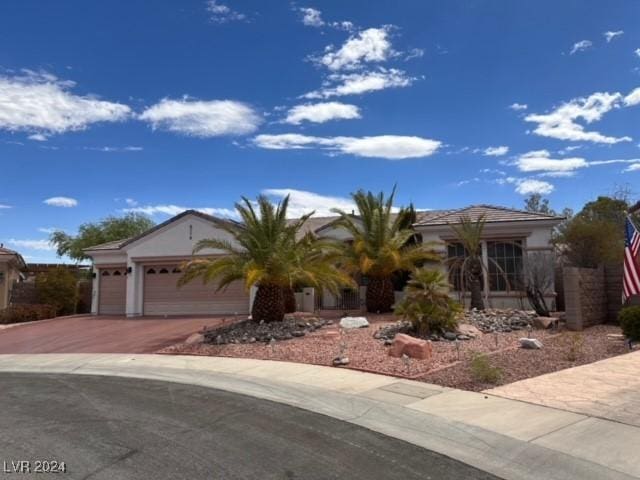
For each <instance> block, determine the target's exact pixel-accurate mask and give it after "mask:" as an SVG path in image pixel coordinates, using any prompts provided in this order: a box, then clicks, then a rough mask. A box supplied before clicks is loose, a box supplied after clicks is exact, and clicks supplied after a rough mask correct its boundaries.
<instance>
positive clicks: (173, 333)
mask: <svg viewBox="0 0 640 480" xmlns="http://www.w3.org/2000/svg"><path fill="white" fill-rule="evenodd" d="M224 321H225V320H224V319H223V318H222V317H180V318H174V317H171V318H157V317H156V318H154V317H141V318H126V317H116V316H97V317H96V316H90V315H89V316H82V317H66V318H59V319H52V320H44V321H42V322H34V323H30V324H28V325H17V326H14V327H11V328H7V329H4V330H0V353H153V352H156V351H157V350H160V349H161V348H164V347H167V346H169V345H172V344H174V343H177V342H180V341H183V340H185V339H186V338H187V337H188V336H189V335H191V334H192V333H194V332H196V331H198V330H200V329H201V328H202V327H203V326H205V325H206V326H208V327H212V326H217V325H220V324H222V323H223V322H224ZM227 321H231V319H228V320H227Z"/></svg>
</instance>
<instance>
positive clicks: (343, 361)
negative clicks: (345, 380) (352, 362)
mask: <svg viewBox="0 0 640 480" xmlns="http://www.w3.org/2000/svg"><path fill="white" fill-rule="evenodd" d="M331 363H332V364H333V366H334V367H341V366H344V365H349V357H336V358H334V359H333V362H331Z"/></svg>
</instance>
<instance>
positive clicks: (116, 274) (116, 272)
mask: <svg viewBox="0 0 640 480" xmlns="http://www.w3.org/2000/svg"><path fill="white" fill-rule="evenodd" d="M120 275H122V274H121V273H120V270H116V271H115V272H113V276H114V277H119V276H120Z"/></svg>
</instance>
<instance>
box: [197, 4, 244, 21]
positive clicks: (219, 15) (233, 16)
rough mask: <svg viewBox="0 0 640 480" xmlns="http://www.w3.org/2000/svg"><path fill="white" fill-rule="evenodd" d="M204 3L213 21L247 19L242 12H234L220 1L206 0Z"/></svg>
mask: <svg viewBox="0 0 640 480" xmlns="http://www.w3.org/2000/svg"><path fill="white" fill-rule="evenodd" d="M206 5H207V12H209V13H210V18H211V21H212V22H214V23H227V22H232V21H243V20H246V19H247V16H246V15H245V14H244V13H240V12H236V11H235V10H233V9H231V8H230V7H229V6H227V5H224V4H222V3H220V2H219V1H218V0H207V2H206Z"/></svg>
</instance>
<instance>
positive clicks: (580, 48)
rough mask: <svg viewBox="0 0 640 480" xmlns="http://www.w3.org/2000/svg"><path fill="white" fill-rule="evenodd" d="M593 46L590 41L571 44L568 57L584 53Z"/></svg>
mask: <svg viewBox="0 0 640 480" xmlns="http://www.w3.org/2000/svg"><path fill="white" fill-rule="evenodd" d="M592 46H593V42H592V41H590V40H580V41H579V42H576V43H574V44H573V47H572V48H571V51H570V52H569V55H573V54H575V53H578V52H584V51H585V50H587V49H589V48H591V47H592Z"/></svg>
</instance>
